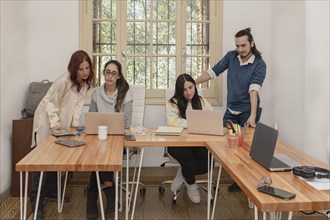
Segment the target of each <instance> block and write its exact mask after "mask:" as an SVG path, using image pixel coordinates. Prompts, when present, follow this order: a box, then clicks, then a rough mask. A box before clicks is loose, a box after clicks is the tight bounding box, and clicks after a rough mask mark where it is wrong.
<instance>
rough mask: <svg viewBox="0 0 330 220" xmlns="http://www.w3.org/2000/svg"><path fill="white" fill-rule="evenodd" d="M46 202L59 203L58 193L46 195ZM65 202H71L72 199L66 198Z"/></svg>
mask: <svg viewBox="0 0 330 220" xmlns="http://www.w3.org/2000/svg"><path fill="white" fill-rule="evenodd" d="M45 200H48V201H53V202H57V193H54V194H49V195H45ZM64 202H65V203H66V202H70V198H69V197H68V196H64Z"/></svg>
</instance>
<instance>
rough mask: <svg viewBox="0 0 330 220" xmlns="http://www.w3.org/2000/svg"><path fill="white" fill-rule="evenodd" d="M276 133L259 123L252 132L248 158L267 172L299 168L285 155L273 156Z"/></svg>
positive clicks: (295, 162) (296, 163)
mask: <svg viewBox="0 0 330 220" xmlns="http://www.w3.org/2000/svg"><path fill="white" fill-rule="evenodd" d="M277 137H278V131H277V130H276V129H274V128H271V127H269V126H267V125H265V124H262V123H260V122H258V123H257V126H256V128H255V131H254V136H253V140H252V145H251V149H250V157H251V158H252V159H254V160H255V161H257V162H258V163H259V164H261V165H262V166H263V167H265V168H266V169H268V170H269V171H290V170H291V169H292V167H294V166H301V164H300V163H298V162H297V161H295V160H293V159H292V158H290V157H289V156H287V155H285V154H279V155H274V152H275V147H276V142H277Z"/></svg>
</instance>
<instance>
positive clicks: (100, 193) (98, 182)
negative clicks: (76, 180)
mask: <svg viewBox="0 0 330 220" xmlns="http://www.w3.org/2000/svg"><path fill="white" fill-rule="evenodd" d="M96 180H97V189H98V191H99V198H100V209H101V217H102V220H104V219H105V217H104V209H103V199H102V191H101V184H100V176H99V171H96Z"/></svg>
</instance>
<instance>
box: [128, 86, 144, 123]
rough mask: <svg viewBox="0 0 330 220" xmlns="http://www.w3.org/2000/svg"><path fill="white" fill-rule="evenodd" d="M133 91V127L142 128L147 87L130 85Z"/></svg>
mask: <svg viewBox="0 0 330 220" xmlns="http://www.w3.org/2000/svg"><path fill="white" fill-rule="evenodd" d="M130 88H131V89H132V91H133V112H132V122H131V127H142V126H143V121H144V110H145V102H146V101H145V100H146V87H145V85H130Z"/></svg>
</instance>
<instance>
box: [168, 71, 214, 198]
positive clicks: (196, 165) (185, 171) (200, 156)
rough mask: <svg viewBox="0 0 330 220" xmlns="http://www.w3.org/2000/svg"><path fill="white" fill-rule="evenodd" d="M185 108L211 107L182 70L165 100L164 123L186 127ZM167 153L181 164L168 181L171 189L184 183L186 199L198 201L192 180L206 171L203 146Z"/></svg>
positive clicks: (176, 189) (172, 149)
mask: <svg viewBox="0 0 330 220" xmlns="http://www.w3.org/2000/svg"><path fill="white" fill-rule="evenodd" d="M187 109H200V110H208V111H212V106H211V105H210V103H209V102H208V101H207V100H206V99H205V98H203V97H201V96H199V95H198V90H197V88H196V83H195V81H194V79H193V78H192V77H191V76H190V75H188V74H186V73H184V74H181V75H179V76H178V78H177V80H176V84H175V93H174V96H173V97H172V98H171V99H170V100H169V101H168V102H167V103H166V120H167V125H168V126H178V127H187V121H186V110H187ZM168 152H169V153H170V155H171V156H172V157H174V158H175V159H176V160H177V161H178V162H179V163H180V165H181V167H179V169H178V172H177V174H176V177H175V178H174V180H173V182H172V185H171V190H172V192H173V193H175V192H176V191H178V190H180V188H181V186H182V184H183V183H184V184H185V185H186V187H187V192H188V197H189V198H190V200H191V201H192V202H194V203H199V202H200V194H199V192H198V189H197V186H196V183H195V181H196V179H195V176H196V175H201V174H204V173H207V170H208V167H207V163H208V162H207V161H208V151H207V149H206V148H205V147H169V148H168Z"/></svg>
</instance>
